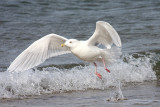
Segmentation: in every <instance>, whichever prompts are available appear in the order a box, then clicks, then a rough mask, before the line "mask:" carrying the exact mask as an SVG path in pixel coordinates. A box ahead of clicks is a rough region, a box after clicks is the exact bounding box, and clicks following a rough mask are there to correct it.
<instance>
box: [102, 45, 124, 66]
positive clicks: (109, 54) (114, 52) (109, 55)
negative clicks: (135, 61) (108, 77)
mask: <svg viewBox="0 0 160 107" xmlns="http://www.w3.org/2000/svg"><path fill="white" fill-rule="evenodd" d="M104 50H105V54H106V55H105V61H106V64H111V63H113V62H116V61H118V59H120V57H121V55H122V52H121V48H119V47H116V46H114V47H112V48H110V49H104Z"/></svg>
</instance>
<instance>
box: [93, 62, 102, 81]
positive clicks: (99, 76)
mask: <svg viewBox="0 0 160 107" xmlns="http://www.w3.org/2000/svg"><path fill="white" fill-rule="evenodd" d="M94 66H95V72H96V75H97V76H98V78H100V79H102V75H101V74H99V73H98V72H97V64H96V63H95V62H94Z"/></svg>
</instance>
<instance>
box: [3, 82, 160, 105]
mask: <svg viewBox="0 0 160 107" xmlns="http://www.w3.org/2000/svg"><path fill="white" fill-rule="evenodd" d="M121 90H122V92H123V95H124V97H125V100H119V101H107V100H108V99H110V98H111V97H114V95H115V93H116V88H110V89H108V90H87V91H74V92H63V93H54V94H50V95H40V96H32V97H27V98H25V99H24V98H22V99H3V100H0V107H128V106H130V107H159V105H160V85H159V82H157V81H154V82H145V83H129V84H127V85H126V86H123V87H122V88H121Z"/></svg>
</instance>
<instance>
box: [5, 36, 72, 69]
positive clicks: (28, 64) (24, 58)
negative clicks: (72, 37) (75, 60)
mask: <svg viewBox="0 0 160 107" xmlns="http://www.w3.org/2000/svg"><path fill="white" fill-rule="evenodd" d="M66 40H67V39H66V38H64V37H62V36H59V35H56V34H49V35H46V36H44V37H42V38H41V39H39V40H37V41H35V42H34V43H33V44H31V45H30V46H29V47H28V48H27V49H26V50H24V51H23V52H22V53H21V54H20V55H19V56H18V57H17V58H16V59H15V60H14V61H13V62H12V63H11V65H10V66H9V68H8V71H10V72H12V71H24V70H28V69H30V68H32V67H35V66H37V65H39V64H41V63H42V62H44V61H45V60H46V59H48V58H50V57H53V56H57V55H62V54H66V53H70V50H69V48H67V47H63V48H62V47H61V44H62V43H65V41H66Z"/></svg>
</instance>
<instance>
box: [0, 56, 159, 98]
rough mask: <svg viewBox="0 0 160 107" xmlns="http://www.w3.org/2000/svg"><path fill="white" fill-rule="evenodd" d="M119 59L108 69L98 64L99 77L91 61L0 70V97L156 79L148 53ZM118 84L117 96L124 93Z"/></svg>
mask: <svg viewBox="0 0 160 107" xmlns="http://www.w3.org/2000/svg"><path fill="white" fill-rule="evenodd" d="M122 59H123V60H125V61H123V60H119V61H117V62H116V63H114V64H113V65H110V66H109V67H108V69H109V70H110V71H111V73H108V72H106V71H105V70H104V68H103V67H98V72H99V73H101V74H102V79H99V78H97V76H96V75H95V73H94V66H92V65H89V66H76V67H74V68H70V69H59V68H56V67H46V68H42V70H38V69H35V70H28V71H25V72H20V73H10V72H0V99H2V98H19V97H25V96H30V95H31V96H33V95H40V94H44V93H55V92H66V91H74V90H75V91H77V90H87V89H101V90H104V89H108V88H109V87H117V81H119V82H120V83H121V84H122V85H125V83H128V82H143V81H146V80H147V81H150V80H156V75H155V72H154V71H153V69H152V65H153V63H152V62H151V59H150V57H148V56H145V55H143V57H138V58H135V57H134V56H133V55H124V56H123V57H122ZM118 86H119V88H117V89H118V91H117V92H118V97H117V98H118V99H119V98H120V99H122V98H124V97H123V94H122V91H121V89H120V85H118Z"/></svg>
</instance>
